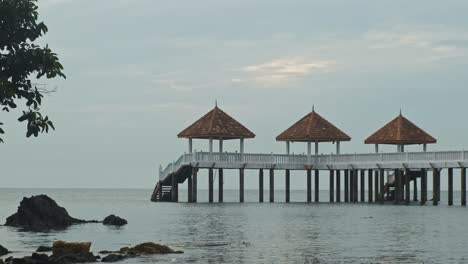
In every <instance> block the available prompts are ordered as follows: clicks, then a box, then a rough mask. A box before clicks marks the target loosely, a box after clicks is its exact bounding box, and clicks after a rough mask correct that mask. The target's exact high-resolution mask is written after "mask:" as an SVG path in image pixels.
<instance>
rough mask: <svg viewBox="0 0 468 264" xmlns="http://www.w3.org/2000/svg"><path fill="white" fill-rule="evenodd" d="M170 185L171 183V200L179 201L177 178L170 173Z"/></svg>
mask: <svg viewBox="0 0 468 264" xmlns="http://www.w3.org/2000/svg"><path fill="white" fill-rule="evenodd" d="M171 185H172V188H171V202H175V203H176V202H178V201H179V197H178V196H179V188H178V187H179V186H178V183H177V178H176V176H175V175H172V177H171Z"/></svg>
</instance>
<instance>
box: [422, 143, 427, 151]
mask: <svg viewBox="0 0 468 264" xmlns="http://www.w3.org/2000/svg"><path fill="white" fill-rule="evenodd" d="M423 151H424V152H427V144H424V145H423Z"/></svg>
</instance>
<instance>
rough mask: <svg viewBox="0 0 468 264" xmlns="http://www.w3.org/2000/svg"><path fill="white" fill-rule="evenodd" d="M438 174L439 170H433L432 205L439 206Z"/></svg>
mask: <svg viewBox="0 0 468 264" xmlns="http://www.w3.org/2000/svg"><path fill="white" fill-rule="evenodd" d="M437 173H438V169H436V168H434V169H433V170H432V205H438V204H439V198H438V197H437Z"/></svg>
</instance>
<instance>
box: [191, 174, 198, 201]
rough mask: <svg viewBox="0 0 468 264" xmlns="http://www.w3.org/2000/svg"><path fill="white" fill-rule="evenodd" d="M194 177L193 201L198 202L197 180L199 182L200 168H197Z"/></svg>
mask: <svg viewBox="0 0 468 264" xmlns="http://www.w3.org/2000/svg"><path fill="white" fill-rule="evenodd" d="M192 177H193V179H192V181H193V182H192V188H193V191H192V202H194V203H196V202H197V185H198V184H197V182H198V168H196V169H195V170H194V172H193V176H192Z"/></svg>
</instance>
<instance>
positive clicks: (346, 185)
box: [344, 170, 349, 203]
mask: <svg viewBox="0 0 468 264" xmlns="http://www.w3.org/2000/svg"><path fill="white" fill-rule="evenodd" d="M344 201H345V203H347V202H349V170H345V171H344Z"/></svg>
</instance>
